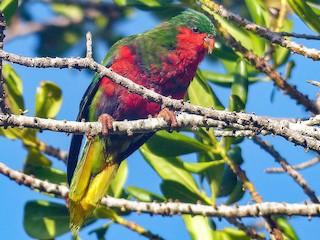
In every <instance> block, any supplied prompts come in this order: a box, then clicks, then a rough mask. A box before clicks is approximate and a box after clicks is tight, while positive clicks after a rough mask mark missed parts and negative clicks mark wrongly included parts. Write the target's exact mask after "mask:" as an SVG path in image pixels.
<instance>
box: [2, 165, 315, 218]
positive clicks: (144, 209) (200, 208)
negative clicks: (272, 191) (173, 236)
mask: <svg viewBox="0 0 320 240" xmlns="http://www.w3.org/2000/svg"><path fill="white" fill-rule="evenodd" d="M0 173H1V174H3V175H5V176H7V177H8V178H10V179H11V180H13V181H15V182H17V183H18V184H21V185H24V186H27V187H29V188H31V189H32V190H37V191H40V192H43V193H47V194H53V195H55V196H57V197H62V198H66V197H67V196H68V193H69V189H68V187H66V186H62V185H58V184H53V183H49V182H48V181H42V180H40V179H37V178H35V177H32V176H29V175H26V174H24V173H21V172H18V171H15V170H13V169H11V168H9V167H7V166H6V165H5V164H3V163H1V162H0ZM101 205H103V206H107V207H110V208H118V209H125V210H129V211H132V212H137V213H149V214H152V215H162V216H172V215H180V214H191V215H201V216H208V217H225V218H243V217H262V216H266V215H287V216H305V217H310V216H320V204H314V203H311V204H310V203H304V204H296V203H295V204H289V203H276V202H265V203H259V204H252V205H245V206H225V205H221V206H207V205H202V204H189V203H179V202H162V203H157V202H152V203H150V202H138V201H130V200H126V199H122V198H120V199H118V198H113V197H109V196H108V197H105V198H103V199H102V201H101Z"/></svg>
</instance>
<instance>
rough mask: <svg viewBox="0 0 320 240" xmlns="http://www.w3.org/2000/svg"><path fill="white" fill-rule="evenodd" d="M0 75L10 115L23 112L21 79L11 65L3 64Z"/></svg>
mask: <svg viewBox="0 0 320 240" xmlns="http://www.w3.org/2000/svg"><path fill="white" fill-rule="evenodd" d="M2 74H3V78H4V81H5V84H6V85H5V90H6V92H7V96H6V97H7V98H8V102H7V103H6V104H7V105H8V106H9V108H10V111H11V113H14V114H20V113H21V111H22V110H24V100H23V96H22V92H23V85H22V81H21V78H20V77H19V75H18V74H17V72H16V71H15V70H14V69H13V68H12V67H11V65H9V64H7V63H4V64H3V68H2Z"/></svg>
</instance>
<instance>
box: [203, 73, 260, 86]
mask: <svg viewBox="0 0 320 240" xmlns="http://www.w3.org/2000/svg"><path fill="white" fill-rule="evenodd" d="M201 72H202V74H203V76H204V78H205V79H207V80H208V81H210V82H212V83H214V84H218V85H219V86H222V87H231V84H232V83H233V80H234V74H229V73H227V74H223V73H215V72H210V71H204V70H202V71H201ZM260 81H264V78H259V77H250V76H248V83H249V84H251V83H255V82H260Z"/></svg>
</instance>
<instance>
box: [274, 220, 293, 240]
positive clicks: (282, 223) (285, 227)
mask: <svg viewBox="0 0 320 240" xmlns="http://www.w3.org/2000/svg"><path fill="white" fill-rule="evenodd" d="M276 222H277V224H278V226H279V227H280V229H281V230H282V231H283V233H284V235H285V236H286V238H287V239H290V240H298V239H299V237H298V236H297V234H296V232H295V231H294V229H293V228H292V226H291V225H290V223H289V222H288V221H287V220H286V219H285V218H283V217H279V218H277V220H276Z"/></svg>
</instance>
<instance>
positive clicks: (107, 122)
mask: <svg viewBox="0 0 320 240" xmlns="http://www.w3.org/2000/svg"><path fill="white" fill-rule="evenodd" d="M113 121H114V119H113V117H111V116H110V115H109V114H107V113H104V114H101V115H100V116H99V118H98V122H100V123H101V124H102V131H101V133H102V135H107V134H108V132H109V130H112V129H113V125H112V123H113Z"/></svg>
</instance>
